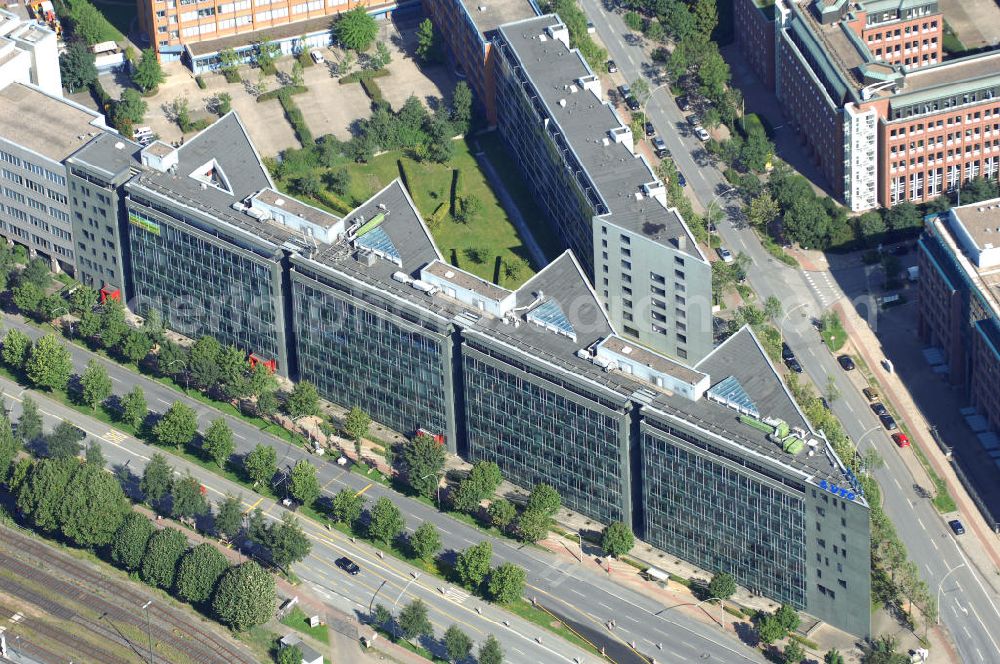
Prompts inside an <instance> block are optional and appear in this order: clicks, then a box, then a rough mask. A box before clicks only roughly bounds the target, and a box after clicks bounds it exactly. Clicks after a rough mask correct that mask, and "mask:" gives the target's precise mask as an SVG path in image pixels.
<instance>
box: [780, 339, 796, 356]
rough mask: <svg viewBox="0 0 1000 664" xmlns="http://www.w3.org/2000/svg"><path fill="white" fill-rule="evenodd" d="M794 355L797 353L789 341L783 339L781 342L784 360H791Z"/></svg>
mask: <svg viewBox="0 0 1000 664" xmlns="http://www.w3.org/2000/svg"><path fill="white" fill-rule="evenodd" d="M793 357H795V353H793V352H792V349H791V348H790V347H789V346H788V344H787V343H785V342H784V341H782V342H781V359H783V360H790V359H792V358H793Z"/></svg>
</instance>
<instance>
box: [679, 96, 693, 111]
mask: <svg viewBox="0 0 1000 664" xmlns="http://www.w3.org/2000/svg"><path fill="white" fill-rule="evenodd" d="M677 106H678V107H679V108H680V109H681V112H682V113H687V112H688V111H690V110H691V104H689V103H688V98H687V97H685V96H683V95H682V96H680V97H678V98H677Z"/></svg>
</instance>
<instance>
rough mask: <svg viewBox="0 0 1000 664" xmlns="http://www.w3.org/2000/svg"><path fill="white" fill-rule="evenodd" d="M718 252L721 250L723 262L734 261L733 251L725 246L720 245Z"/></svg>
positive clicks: (720, 255)
mask: <svg viewBox="0 0 1000 664" xmlns="http://www.w3.org/2000/svg"><path fill="white" fill-rule="evenodd" d="M718 252H719V258H721V259H722V262H723V263H732V262H733V252H731V251H729V250H728V249H726V248H725V247H719V248H718Z"/></svg>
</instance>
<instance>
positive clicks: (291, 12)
mask: <svg viewBox="0 0 1000 664" xmlns="http://www.w3.org/2000/svg"><path fill="white" fill-rule="evenodd" d="M365 6H367V7H369V9H370V12H371V13H372V14H374V15H377V16H384V15H385V14H387V13H388V12H391V11H392V10H393V9H395V7H396V3H395V2H387V3H365ZM353 7H354V5H352V4H351V3H350V2H345V1H343V0H284V1H282V2H271V1H270V0H235V1H234V2H216V1H215V0H180V2H178V0H139V2H138V11H139V29H140V30H142V32H143V33H145V34H146V35H148V36H149V41H150V43H151V44H153V45H154V46H155V48H156V52H157V55H158V56H159V58H160V59H161V60H164V61H170V60H180V59H182V58H185V59H186V60H187V64H188V65H189V66H191V67H192V69H194V70H195V73H198V72H201V71H204V70H207V69H213V68H215V67H217V66H218V58H217V57H216V55H217V53H218V52H219V51H221V50H223V49H226V48H233V49H235V50H237V51H238V52H244V51H248V50H250V49H249V47H251V45H252V44H253V43H254V42H255V41H258V40H267V41H271V42H274V43H276V44H278V45H279V46H280V48H281V49H282V52H284V53H286V54H288V53H291V52H292V51H293V49H296V48H310V47H314V46H325V45H327V44H329V43H330V22H331V17H332V16H334V15H336V14H339V13H340V12H344V11H347V10H348V9H352V8H353ZM202 43H204V44H203V45H201V46H196V45H197V44H202Z"/></svg>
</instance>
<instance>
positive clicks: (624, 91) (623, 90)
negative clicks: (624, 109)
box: [618, 83, 632, 99]
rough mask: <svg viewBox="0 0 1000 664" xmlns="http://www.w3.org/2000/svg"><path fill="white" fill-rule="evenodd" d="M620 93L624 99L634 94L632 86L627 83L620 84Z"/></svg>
mask: <svg viewBox="0 0 1000 664" xmlns="http://www.w3.org/2000/svg"><path fill="white" fill-rule="evenodd" d="M618 95H619V96H620V97H621V98H622V99H625V98H626V97H629V96H631V95H632V88H630V87H629V86H627V85H625V84H624V83H623V84H622V85H619V86H618Z"/></svg>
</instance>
